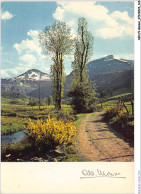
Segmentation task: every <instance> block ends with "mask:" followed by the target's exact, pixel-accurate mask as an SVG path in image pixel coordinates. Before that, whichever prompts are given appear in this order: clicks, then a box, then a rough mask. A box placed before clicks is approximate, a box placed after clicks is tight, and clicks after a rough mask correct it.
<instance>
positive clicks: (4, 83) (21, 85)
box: [1, 69, 51, 94]
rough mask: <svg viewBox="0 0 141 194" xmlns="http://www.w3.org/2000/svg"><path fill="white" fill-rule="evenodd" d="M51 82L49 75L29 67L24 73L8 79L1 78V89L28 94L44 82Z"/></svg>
mask: <svg viewBox="0 0 141 194" xmlns="http://www.w3.org/2000/svg"><path fill="white" fill-rule="evenodd" d="M48 82H51V80H50V76H49V75H48V74H47V73H43V72H41V71H39V70H37V69H30V70H28V71H26V72H25V73H23V74H21V75H19V76H17V77H14V78H10V79H2V80H1V90H2V91H10V92H16V93H22V94H28V93H30V92H31V91H34V90H36V89H37V88H39V84H40V86H42V85H44V84H46V83H47V84H48Z"/></svg>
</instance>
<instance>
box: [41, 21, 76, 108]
mask: <svg viewBox="0 0 141 194" xmlns="http://www.w3.org/2000/svg"><path fill="white" fill-rule="evenodd" d="M39 40H40V44H41V46H42V50H43V53H44V54H45V55H50V56H51V58H52V60H53V65H52V66H51V78H52V82H53V84H52V85H53V98H54V102H55V107H56V109H57V110H60V109H61V98H62V95H63V80H64V64H63V59H64V56H65V55H69V54H70V53H71V51H72V48H73V40H72V36H71V28H70V27H69V26H68V25H67V24H65V23H64V22H55V23H54V24H53V25H51V26H47V27H46V28H45V30H44V31H43V32H41V33H40V34H39Z"/></svg>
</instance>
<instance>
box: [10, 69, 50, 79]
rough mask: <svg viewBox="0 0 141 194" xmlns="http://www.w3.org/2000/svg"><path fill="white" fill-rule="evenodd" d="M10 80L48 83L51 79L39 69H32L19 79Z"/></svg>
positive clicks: (18, 77)
mask: <svg viewBox="0 0 141 194" xmlns="http://www.w3.org/2000/svg"><path fill="white" fill-rule="evenodd" d="M10 80H11V81H14V80H20V81H22V80H26V81H27V80H29V81H48V80H50V77H49V75H48V74H47V73H43V72H41V71H39V70H37V69H30V70H28V71H26V72H25V73H23V74H21V75H19V76H17V77H14V78H11V79H10Z"/></svg>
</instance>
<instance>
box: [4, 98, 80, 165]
mask: <svg viewBox="0 0 141 194" xmlns="http://www.w3.org/2000/svg"><path fill="white" fill-rule="evenodd" d="M14 103H16V104H14ZM14 103H13V100H10V99H6V98H2V100H1V107H2V108H1V109H2V111H1V115H2V116H1V120H2V124H1V132H2V135H9V134H13V133H14V132H17V131H22V130H24V129H25V128H26V126H27V124H28V121H29V119H31V120H32V122H34V123H35V122H36V121H37V120H38V119H40V120H43V121H46V120H47V118H48V116H50V117H51V118H56V119H57V120H62V121H63V122H65V123H66V122H69V121H70V122H74V125H76V127H78V126H79V123H80V122H81V120H82V118H83V117H84V114H80V115H77V116H76V115H73V113H72V109H71V106H70V105H62V110H61V111H59V112H57V111H56V110H55V108H54V106H53V105H44V106H40V107H39V106H30V105H28V103H29V100H28V99H26V101H25V100H24V101H23V100H22V99H16V100H14ZM33 146H34V148H33ZM35 148H36V150H35ZM39 149H40V148H39V147H38V145H35V142H33V141H32V140H31V139H30V138H26V139H24V140H22V141H20V142H15V143H12V144H9V145H3V146H2V158H3V157H4V160H6V161H9V160H14V161H15V160H17V159H18V158H20V156H21V155H22V158H23V159H24V161H26V160H27V161H28V160H30V159H33V161H34V160H35V161H36V159H34V157H33V156H34V155H36V156H40V158H41V157H43V155H44V154H45V152H46V151H47V150H48V148H47V150H41V151H39ZM31 150H32V151H31ZM31 152H34V154H33V155H32V154H31ZM47 152H48V156H47V157H48V159H47V160H48V161H54V160H57V161H81V160H82V159H81V156H80V155H79V154H78V153H77V152H78V150H77V148H76V145H69V146H59V147H57V151H56V152H55V151H54V153H50V151H49V150H48V151H47ZM58 152H59V154H58ZM8 153H10V154H12V155H13V158H12V157H10V159H9V158H6V155H7V154H8ZM25 153H26V155H25ZM27 153H28V154H27ZM27 155H28V156H27ZM29 158H30V159H29Z"/></svg>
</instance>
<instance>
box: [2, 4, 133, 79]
mask: <svg viewBox="0 0 141 194" xmlns="http://www.w3.org/2000/svg"><path fill="white" fill-rule="evenodd" d="M1 11H2V18H1V75H2V78H10V77H14V76H17V75H19V74H21V73H24V72H25V71H27V70H28V69H31V68H36V69H39V70H41V71H43V72H47V73H49V71H50V65H51V64H52V61H51V58H50V56H44V55H43V54H42V50H41V47H40V45H39V43H38V33H39V32H40V31H42V30H44V28H45V26H48V25H51V24H53V22H54V21H55V20H58V21H63V22H66V23H67V24H68V25H69V26H70V27H71V28H72V33H73V35H74V36H75V34H76V30H77V20H78V18H80V17H85V18H86V19H87V21H88V24H89V30H90V31H91V32H92V33H93V35H94V54H93V56H92V58H91V60H94V59H97V58H100V57H103V56H105V55H111V54H113V55H114V56H115V57H117V58H126V59H133V58H134V3H133V2H123V1H122V2H100V1H99V2H92V1H90V2H85V1H82V2H80V1H78V2H74V1H69V2H67V1H62V2H59V1H58V2H3V3H2V4H1ZM72 61H73V55H70V56H66V58H65V60H64V65H65V72H66V74H68V73H70V72H71V62H72Z"/></svg>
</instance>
